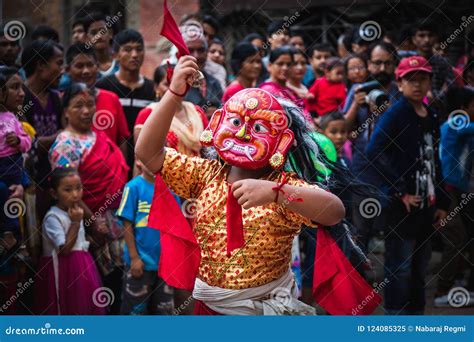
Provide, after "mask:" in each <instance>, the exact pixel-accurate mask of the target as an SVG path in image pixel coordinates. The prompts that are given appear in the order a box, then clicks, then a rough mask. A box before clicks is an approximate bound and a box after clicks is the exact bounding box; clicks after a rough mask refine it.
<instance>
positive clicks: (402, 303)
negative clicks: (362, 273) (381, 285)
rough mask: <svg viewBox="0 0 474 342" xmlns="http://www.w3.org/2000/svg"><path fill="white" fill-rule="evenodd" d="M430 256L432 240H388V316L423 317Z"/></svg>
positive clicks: (386, 307) (386, 256) (386, 250)
mask: <svg viewBox="0 0 474 342" xmlns="http://www.w3.org/2000/svg"><path fill="white" fill-rule="evenodd" d="M430 257H431V243H430V240H429V239H425V240H416V239H410V240H408V239H400V238H398V237H389V238H387V239H386V240H385V278H386V279H387V285H386V286H385V309H386V311H387V313H388V314H390V315H422V314H423V311H424V307H425V277H426V271H427V268H428V263H429V260H430Z"/></svg>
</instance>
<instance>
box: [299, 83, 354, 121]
mask: <svg viewBox="0 0 474 342" xmlns="http://www.w3.org/2000/svg"><path fill="white" fill-rule="evenodd" d="M309 92H310V93H311V94H313V95H314V99H312V100H307V101H306V103H305V108H306V110H308V111H309V112H312V113H317V114H318V116H323V115H324V114H326V113H329V112H332V111H335V110H338V109H339V107H341V106H342V105H343V104H344V102H345V101H346V86H345V85H344V83H342V82H340V83H333V82H330V81H328V80H327V78H326V77H321V78H318V79H317V80H316V81H314V83H313V85H312V86H311V88H309Z"/></svg>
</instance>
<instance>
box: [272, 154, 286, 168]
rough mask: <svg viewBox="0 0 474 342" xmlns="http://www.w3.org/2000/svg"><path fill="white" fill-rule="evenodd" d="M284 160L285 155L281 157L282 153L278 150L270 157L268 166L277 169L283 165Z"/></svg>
mask: <svg viewBox="0 0 474 342" xmlns="http://www.w3.org/2000/svg"><path fill="white" fill-rule="evenodd" d="M284 161H285V157H283V154H281V153H280V152H277V153H275V154H274V155H273V156H271V157H270V160H269V163H270V166H271V167H273V168H274V169H279V168H280V167H282V166H283V163H284Z"/></svg>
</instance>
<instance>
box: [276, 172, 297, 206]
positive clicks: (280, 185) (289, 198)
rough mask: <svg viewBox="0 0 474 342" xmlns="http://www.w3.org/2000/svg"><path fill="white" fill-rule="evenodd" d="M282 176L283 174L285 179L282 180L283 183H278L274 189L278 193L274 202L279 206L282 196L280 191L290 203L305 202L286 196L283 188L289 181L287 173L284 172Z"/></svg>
mask: <svg viewBox="0 0 474 342" xmlns="http://www.w3.org/2000/svg"><path fill="white" fill-rule="evenodd" d="M282 174H283V179H282V180H281V182H280V183H279V184H278V183H277V185H276V186H274V187H273V188H272V190H274V191H276V195H275V200H274V202H275V203H277V204H278V196H279V195H280V191H281V193H282V194H283V196H285V199H286V200H288V201H290V202H303V199H302V198H294V197H293V196H292V195H290V196H286V193H285V191H284V190H283V189H282V188H283V185H285V184H286V183H287V181H288V180H287V179H286V173H285V172H284V171H283V172H282Z"/></svg>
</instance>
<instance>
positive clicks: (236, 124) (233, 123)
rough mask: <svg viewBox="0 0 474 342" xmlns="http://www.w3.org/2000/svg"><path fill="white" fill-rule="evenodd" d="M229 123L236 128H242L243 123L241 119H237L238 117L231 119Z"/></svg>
mask: <svg viewBox="0 0 474 342" xmlns="http://www.w3.org/2000/svg"><path fill="white" fill-rule="evenodd" d="M229 121H230V123H231V124H232V125H234V126H235V127H240V126H241V125H242V121H241V120H240V119H239V118H237V117H234V118H230V119H229Z"/></svg>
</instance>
